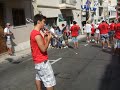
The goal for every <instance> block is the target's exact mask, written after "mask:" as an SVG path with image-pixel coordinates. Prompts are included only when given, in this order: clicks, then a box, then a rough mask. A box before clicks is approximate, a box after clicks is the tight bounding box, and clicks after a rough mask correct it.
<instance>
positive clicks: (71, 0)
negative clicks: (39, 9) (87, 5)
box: [60, 0, 77, 5]
mask: <svg viewBox="0 0 120 90" xmlns="http://www.w3.org/2000/svg"><path fill="white" fill-rule="evenodd" d="M76 3H77V1H76V0H60V4H68V5H76Z"/></svg>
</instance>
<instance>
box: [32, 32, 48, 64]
mask: <svg viewBox="0 0 120 90" xmlns="http://www.w3.org/2000/svg"><path fill="white" fill-rule="evenodd" d="M36 35H40V36H41V37H42V39H43V41H44V44H45V40H44V37H43V36H42V35H41V34H40V32H39V31H36V30H32V32H31V34H30V45H31V53H32V58H33V61H34V63H35V64H37V63H41V62H43V61H45V60H48V55H47V51H46V52H42V51H41V50H40V48H39V47H38V44H37V42H36V40H35V36H36Z"/></svg>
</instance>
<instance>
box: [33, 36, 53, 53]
mask: <svg viewBox="0 0 120 90" xmlns="http://www.w3.org/2000/svg"><path fill="white" fill-rule="evenodd" d="M50 39H51V36H47V40H46V42H45V44H44V41H43V39H42V37H41V36H40V35H37V36H35V40H36V42H37V44H38V47H39V48H40V50H41V51H42V52H45V51H47V48H48V46H49V43H50Z"/></svg>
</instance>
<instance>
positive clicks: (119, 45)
mask: <svg viewBox="0 0 120 90" xmlns="http://www.w3.org/2000/svg"><path fill="white" fill-rule="evenodd" d="M114 48H120V40H118V39H115V40H114Z"/></svg>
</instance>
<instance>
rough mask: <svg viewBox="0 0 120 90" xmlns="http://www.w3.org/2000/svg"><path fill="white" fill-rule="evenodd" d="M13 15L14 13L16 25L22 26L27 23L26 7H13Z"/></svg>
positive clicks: (14, 23)
mask: <svg viewBox="0 0 120 90" xmlns="http://www.w3.org/2000/svg"><path fill="white" fill-rule="evenodd" d="M12 15H13V25H14V26H20V25H25V12H24V9H16V8H13V9H12Z"/></svg>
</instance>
